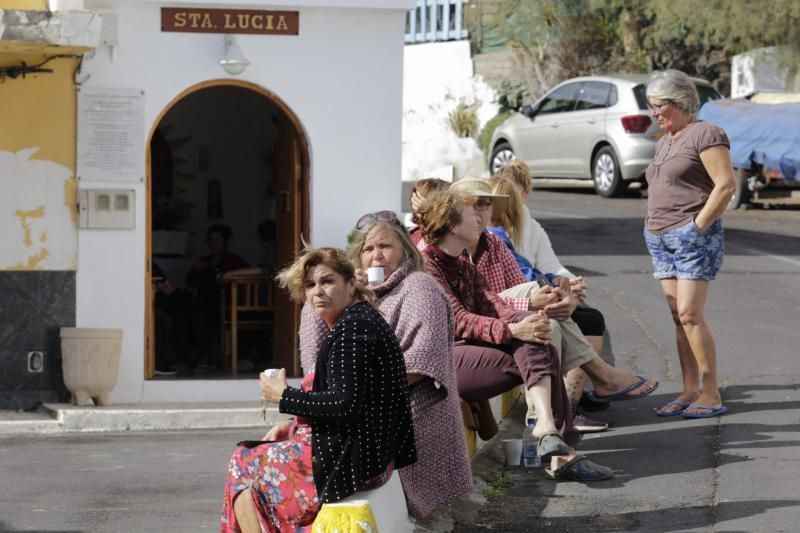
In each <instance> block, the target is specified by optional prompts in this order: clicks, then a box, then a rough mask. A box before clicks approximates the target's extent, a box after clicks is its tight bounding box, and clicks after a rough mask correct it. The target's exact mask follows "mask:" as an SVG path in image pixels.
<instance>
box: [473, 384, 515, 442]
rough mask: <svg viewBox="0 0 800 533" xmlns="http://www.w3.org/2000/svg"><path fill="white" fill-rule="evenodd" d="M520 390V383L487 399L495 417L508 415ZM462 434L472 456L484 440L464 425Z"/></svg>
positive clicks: (499, 418) (500, 418)
mask: <svg viewBox="0 0 800 533" xmlns="http://www.w3.org/2000/svg"><path fill="white" fill-rule="evenodd" d="M522 390H523V389H522V385H520V386H519V387H514V388H513V389H511V390H508V391H506V392H504V393H503V394H501V395H499V396H495V397H494V398H492V399H491V400H489V404H490V405H491V406H492V412H493V413H494V417H495V419H497V420H502V419H504V418H505V417H506V416H507V415H508V412H509V411H511V408H512V407H513V406H514V404H515V403H516V402H517V400H519V397H520V396H522ZM464 435H465V437H466V439H467V453H469V456H470V457H472V456H474V455H475V452H477V451H478V450H479V449H480V448H481V447H482V446H483V444H484V442H483V441H482V440H480V439H479V438H478V432H477V431H475V430H473V429H470V428H468V427H466V426H464Z"/></svg>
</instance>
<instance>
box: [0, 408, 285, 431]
mask: <svg viewBox="0 0 800 533" xmlns="http://www.w3.org/2000/svg"><path fill="white" fill-rule="evenodd" d="M261 413H262V412H261V406H260V405H259V404H257V403H253V402H223V403H203V404H197V403H191V404H180V403H172V404H121V405H114V406H106V407H90V406H75V405H70V404H45V405H44V406H43V407H42V409H41V410H40V412H34V413H14V412H5V413H3V412H0V436H14V435H27V434H31V433H36V434H41V433H82V432H104V431H174V430H185V429H214V428H246V427H261V428H268V427H270V426H271V425H272V424H274V423H276V422H280V421H282V420H286V419H287V418H288V417H287V416H286V415H283V414H281V413H279V412H278V408H277V407H276V406H271V407H270V408H268V409H267V412H266V420H265V419H264V418H263V417H262V414H261Z"/></svg>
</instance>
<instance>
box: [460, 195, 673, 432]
mask: <svg viewBox="0 0 800 533" xmlns="http://www.w3.org/2000/svg"><path fill="white" fill-rule="evenodd" d="M450 190H451V191H456V192H460V193H462V194H463V195H464V196H465V197H467V198H469V199H470V201H471V202H472V205H473V207H474V212H475V215H476V217H477V218H478V221H479V225H480V232H479V233H478V234H477V235H476V237H475V239H474V240H472V241H470V242H469V243H468V245H467V252H468V254H469V258H470V259H471V261H472V263H473V264H474V265H475V268H476V270H477V271H478V272H479V273H480V274H481V275H482V276H483V278H484V280H485V281H486V286H487V288H488V289H489V290H490V291H493V292H495V293H497V294H499V295H500V296H504V297H505V298H506V300H507V302H509V304H510V305H511V306H512V307H514V308H515V309H520V310H524V309H531V310H541V311H543V312H544V313H545V314H546V315H547V316H548V317H549V318H550V319H551V320H550V326H551V329H552V331H553V344H554V345H555V346H556V348H558V349H559V351H560V355H561V358H562V365H563V367H564V370H565V371H568V370H571V369H572V368H577V367H580V368H582V369H583V370H584V372H586V373H587V374H588V375H589V377H590V378H591V379H592V381H593V383H594V385H595V395H596V397H597V398H600V399H603V400H605V401H611V400H633V399H637V398H641V397H644V396H647V395H649V394H651V393H652V392H653V391H654V390H656V388H657V387H658V383H657V382H656V381H654V380H652V379H646V378H644V377H641V376H633V375H630V374H625V373H623V372H621V371H619V370H617V369H616V368H614V367H612V366H611V365H609V364H608V363H606V362H605V361H603V360H602V359H601V358H600V357H599V356H598V354H597V352H596V351H595V350H594V349H593V348H592V346H591V344H589V342H588V341H587V340H586V338H585V337H584V336H583V334H582V333H581V331H580V329H579V328H578V326H577V324H575V322H574V321H573V320H572V319H571V318H570V316H571V315H572V313H573V312H574V311H575V307H576V306H577V300H576V298H575V297H574V295H573V293H572V291H571V290H570V286H569V284H568V283H563V284H562V285H561V286H559V287H554V288H551V287H538V284H537V283H536V282H527V280H526V279H525V278H524V276H523V275H522V272H521V270H520V269H519V267H518V266H517V263H516V261H515V260H514V256H513V255H512V254H511V252H510V251H509V250H508V248H507V247H506V246H505V245H504V244H503V242H502V241H501V240H500V239H499V238H498V237H496V236H495V235H493V234H491V233H489V232H488V231H486V230H485V228H486V227H487V226H489V225H491V220H492V213H493V203H494V202H495V201H497V200H498V199H500V200H503V201H507V198H502V197H498V195H494V194H493V193H492V192H491V188H490V187H489V185H488V184H487V183H486V182H484V181H481V180H462V181H458V182H456V183H454V184H453V185H452V186H451V187H450ZM498 207H499V208H500V209H504V208H505V205H503V204H500V205H499V206H498ZM534 287H536V288H534ZM546 298H547V299H546ZM530 414H531V415H533V413H532V412H531V413H530ZM589 430H591V428H589Z"/></svg>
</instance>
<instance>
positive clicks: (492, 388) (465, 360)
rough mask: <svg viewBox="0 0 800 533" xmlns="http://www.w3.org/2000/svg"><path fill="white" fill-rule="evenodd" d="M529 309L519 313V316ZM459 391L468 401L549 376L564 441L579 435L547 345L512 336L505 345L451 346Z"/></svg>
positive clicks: (557, 361) (553, 352)
mask: <svg viewBox="0 0 800 533" xmlns="http://www.w3.org/2000/svg"><path fill="white" fill-rule="evenodd" d="M528 314H529V313H519V314H518V315H519V316H515V317H514V318H515V319H517V320H519V319H521V318H522V317H523V316H527V315H528ZM453 356H454V359H455V366H456V376H457V380H458V393H459V395H460V396H461V397H462V398H463V399H464V400H465V401H466V402H469V403H474V402H478V401H480V400H486V399H489V398H492V397H494V396H497V395H499V394H502V393H504V392H506V391H507V390H510V389H512V388H513V387H517V386H519V385H521V384H523V383H524V384H525V388H526V389H529V388H530V387H532V386H533V385H535V384H536V383H538V382H539V381H540V380H541V379H542V378H543V377H545V376H550V378H551V379H550V384H551V388H550V391H551V392H550V402H551V404H552V409H553V418H554V420H555V423H556V427H557V428H558V429H559V431H560V432H561V434H562V436H563V438H564V441H565V442H566V443H567V444H569V445H570V446H574V445H575V444H576V443H577V442H578V440H579V439H580V435H579V434H578V432H577V431H575V428H574V427H573V425H572V410H571V408H570V402H569V397H568V396H567V390H566V388H565V387H564V380H563V379H562V375H561V361H560V359H559V356H558V352H557V351H556V349H555V348H554V347H553V346H552V345H550V344H547V345H542V344H534V343H528V342H522V341H519V340H513V341H512V342H511V344H508V345H495V344H488V343H483V342H475V341H468V343H466V344H456V345H455V347H454V349H453Z"/></svg>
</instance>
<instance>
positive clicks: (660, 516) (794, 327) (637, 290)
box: [456, 190, 800, 532]
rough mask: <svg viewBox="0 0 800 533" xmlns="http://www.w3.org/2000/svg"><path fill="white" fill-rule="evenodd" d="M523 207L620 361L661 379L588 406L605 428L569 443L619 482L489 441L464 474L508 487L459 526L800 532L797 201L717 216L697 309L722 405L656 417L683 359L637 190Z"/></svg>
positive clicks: (551, 197)
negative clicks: (560, 469) (552, 477)
mask: <svg viewBox="0 0 800 533" xmlns="http://www.w3.org/2000/svg"><path fill="white" fill-rule="evenodd" d="M530 207H531V209H532V211H533V213H534V216H536V217H537V219H538V220H539V221H540V222H541V223H542V225H543V226H544V227H545V228H546V229H547V231H548V233H549V235H550V236H551V238H552V240H553V241H554V247H555V249H556V252H557V253H558V254H559V257H560V258H561V259H562V262H563V263H565V264H566V265H567V266H568V268H571V269H573V271H574V272H576V273H582V274H584V275H586V276H587V278H588V280H589V286H590V298H591V301H592V303H593V305H595V306H596V307H598V308H599V309H601V310H602V311H603V312H604V314H605V316H606V320H607V323H608V327H609V330H610V333H611V339H612V344H613V347H614V353H615V356H616V362H617V366H618V367H622V368H625V369H628V370H630V371H632V372H635V373H637V374H643V375H648V376H653V377H655V378H657V379H658V380H659V382H660V387H659V389H658V390H657V391H656V392H655V393H654V394H653V395H652V396H650V397H648V398H646V399H644V400H639V401H633V402H619V403H616V404H614V405H613V406H612V408H611V409H609V410H608V411H606V412H604V413H600V414H597V415H596V418H598V419H604V420H607V421H608V422H610V423H612V424H613V428H612V429H611V430H610V431H608V432H607V433H603V434H598V435H595V436H592V437H588V438H586V439H585V440H584V442H583V443H581V444H580V445H579V450H580V451H582V452H584V453H586V454H588V455H589V456H590V457H591V459H592V460H594V461H596V462H599V463H601V464H605V465H608V466H611V467H613V468H614V469H615V470H616V471H617V478H616V479H615V480H612V481H608V482H604V483H597V484H577V483H561V484H556V483H555V482H552V481H549V480H547V479H546V478H545V477H544V474H543V473H542V472H541V471H526V470H524V469H520V468H514V469H507V468H504V467H503V466H502V462H501V459H500V457H501V456H500V452H499V450H498V449H497V447H496V446H495V447H494V449H492V448H489V449H488V450H487V452H486V453H485V454H483V456H481V457H479V458H478V460H477V461H476V462H475V464H474V465H473V467H474V470H475V471H476V472H477V473H478V475H479V476H481V477H482V478H483V479H488V480H490V481H491V483H490V485H489V488H492V487H494V488H498V487H501V486H502V485H504V484H506V485H508V484H510V486H508V487H507V488H505V489H504V490H503V496H502V497H495V498H490V499H489V500H488V502H487V503H486V504H485V505H483V506H482V507H481V508H480V509H479V510H477V511H476V512H474V513H472V514H470V513H469V512H466V513H464V516H463V517H462V518H461V521H460V523H459V526H458V527H457V528H456V529H457V531H479V530H485V529H491V530H495V531H515V532H517V531H648V532H649V531H769V532H777V531H800V496H798V494H800V491H799V490H798V489H800V477H799V476H798V474H800V447H798V444H800V435H798V431H800V410H798V408H800V390H798V388H799V386H798V383H800V357H798V342H797V341H798V339H800V333H798V330H799V329H800V328H798V316H800V313H798V311H800V239H798V235H800V210H798V209H796V208H794V209H780V210H776V209H770V210H758V209H756V210H748V211H741V210H739V211H735V212H732V213H729V214H727V215H726V216H725V227H726V230H725V231H726V251H727V254H726V258H725V263H724V265H723V267H722V272H721V273H720V275H719V276H718V278H717V280H716V281H715V282H714V283H713V285H712V290H711V296H710V301H709V303H708V306H707V317H708V319H709V321H710V323H711V326H712V329H713V331H714V334H715V336H716V341H717V349H718V353H719V373H720V378H721V383H722V385H723V387H724V390H723V399H724V401H725V404H726V405H727V406H728V408H729V409H730V413H729V414H727V415H725V416H724V417H722V418H716V419H709V420H695V421H689V420H683V419H681V418H680V417H675V418H659V417H656V416H655V415H654V414H653V410H654V409H655V408H657V407H659V406H660V405H663V404H665V403H666V402H667V401H669V400H671V399H673V398H674V397H675V396H676V395H677V393H678V392H679V391H680V367H679V365H678V360H677V355H676V353H675V348H674V327H673V326H672V323H671V319H670V317H669V315H668V311H667V307H666V304H665V303H664V301H663V297H662V295H661V293H660V290H659V287H658V285H657V283H656V282H655V281H654V280H653V279H652V277H651V274H650V272H651V267H650V259H649V256H648V255H647V251H646V249H645V247H644V244H643V242H642V237H641V231H642V223H643V217H644V214H645V210H646V205H645V200H642V199H640V198H638V195H635V194H634V195H631V197H628V198H622V199H614V200H607V199H602V198H599V197H597V196H595V195H594V194H592V193H591V192H589V191H581V190H572V191H560V192H556V191H536V192H534V197H533V198H532V201H531V202H530ZM505 431H506V432H507V433H506V435H507V436H510V437H515V436H517V435H516V434H515V433H517V432H519V431H520V428H519V427H513V428H507V429H506V430H505ZM500 438H502V437H500ZM506 438H508V437H506ZM502 475H505V476H506V478H505V483H500V482H499V481H498V480H501V479H502V478H501V477H500V476H502ZM484 490H486V489H484Z"/></svg>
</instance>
